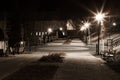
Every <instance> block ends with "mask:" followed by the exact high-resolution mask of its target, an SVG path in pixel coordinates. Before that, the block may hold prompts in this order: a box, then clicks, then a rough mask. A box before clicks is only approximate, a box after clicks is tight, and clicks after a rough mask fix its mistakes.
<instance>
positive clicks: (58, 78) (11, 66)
mask: <svg viewBox="0 0 120 80" xmlns="http://www.w3.org/2000/svg"><path fill="white" fill-rule="evenodd" d="M64 41H65V40H57V41H55V42H52V43H48V44H46V45H45V46H42V47H39V48H38V50H37V52H34V54H22V55H15V56H10V57H7V58H6V57H3V58H1V57H0V79H2V78H3V77H6V76H7V75H9V74H11V73H13V72H14V71H16V70H17V69H19V68H21V67H22V66H25V65H26V64H29V63H30V62H33V61H36V60H38V59H40V57H41V56H43V55H46V54H48V53H49V52H51V51H52V52H65V54H66V55H65V59H64V62H63V63H60V66H59V68H58V70H57V72H56V74H55V75H54V78H53V80H120V74H118V73H116V72H115V71H113V70H112V69H110V68H109V67H108V66H107V65H105V62H104V61H103V60H102V59H101V58H99V57H95V56H94V48H95V47H94V46H92V45H91V46H89V47H91V48H89V47H88V46H86V45H85V44H84V43H83V42H82V41H80V40H77V39H75V40H72V42H71V43H69V44H64Z"/></svg>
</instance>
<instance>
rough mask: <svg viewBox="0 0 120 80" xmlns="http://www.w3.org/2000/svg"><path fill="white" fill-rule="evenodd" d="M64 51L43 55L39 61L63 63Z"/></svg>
mask: <svg viewBox="0 0 120 80" xmlns="http://www.w3.org/2000/svg"><path fill="white" fill-rule="evenodd" d="M64 55H65V54H64V53H52V54H49V55H47V56H43V57H42V58H41V59H39V60H38V61H39V62H46V63H62V62H63V59H64V57H63V56H64Z"/></svg>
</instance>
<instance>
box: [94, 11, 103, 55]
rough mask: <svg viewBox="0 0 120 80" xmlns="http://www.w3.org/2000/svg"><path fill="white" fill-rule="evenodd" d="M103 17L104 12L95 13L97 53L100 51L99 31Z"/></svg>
mask: <svg viewBox="0 0 120 80" xmlns="http://www.w3.org/2000/svg"><path fill="white" fill-rule="evenodd" d="M104 18H105V14H104V13H98V14H95V20H96V21H97V22H98V45H97V48H98V51H97V52H98V55H99V51H100V46H99V45H100V31H101V25H102V23H103V21H104Z"/></svg>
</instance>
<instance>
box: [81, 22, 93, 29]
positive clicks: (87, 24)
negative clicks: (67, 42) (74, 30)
mask: <svg viewBox="0 0 120 80" xmlns="http://www.w3.org/2000/svg"><path fill="white" fill-rule="evenodd" d="M90 25H91V24H90V23H88V22H86V23H84V25H83V26H82V27H81V29H80V30H81V31H83V30H86V29H87V28H89V27H90Z"/></svg>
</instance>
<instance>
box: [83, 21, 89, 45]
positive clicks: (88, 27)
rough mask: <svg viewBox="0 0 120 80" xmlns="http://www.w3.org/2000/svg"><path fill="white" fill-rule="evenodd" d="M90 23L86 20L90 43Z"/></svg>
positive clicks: (85, 24)
mask: <svg viewBox="0 0 120 80" xmlns="http://www.w3.org/2000/svg"><path fill="white" fill-rule="evenodd" d="M90 25H91V24H90V23H88V22H86V23H84V26H85V27H86V28H87V29H88V39H89V44H90Z"/></svg>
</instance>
